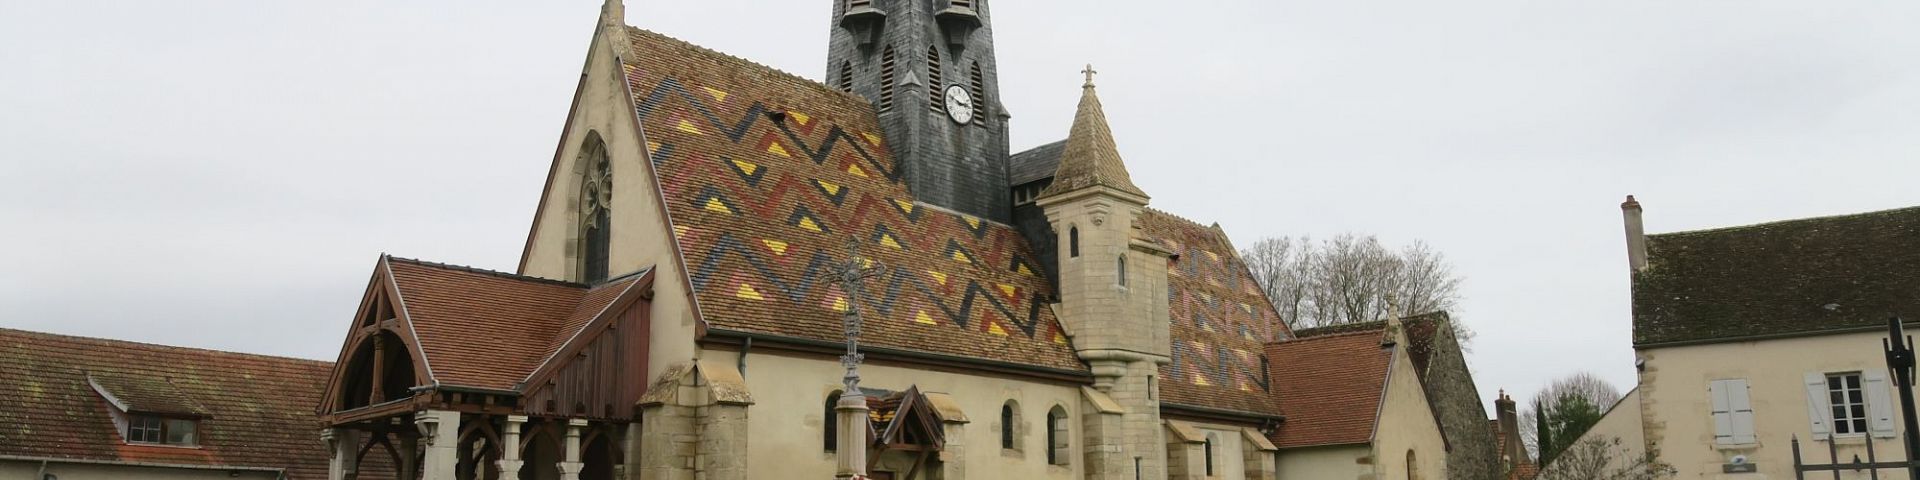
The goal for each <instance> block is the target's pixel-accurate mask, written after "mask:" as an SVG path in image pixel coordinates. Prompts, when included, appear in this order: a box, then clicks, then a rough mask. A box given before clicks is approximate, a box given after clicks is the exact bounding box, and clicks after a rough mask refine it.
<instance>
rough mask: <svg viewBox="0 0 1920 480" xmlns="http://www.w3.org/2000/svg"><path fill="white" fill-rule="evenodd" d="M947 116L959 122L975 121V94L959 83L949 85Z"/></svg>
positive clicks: (954, 121)
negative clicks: (968, 91)
mask: <svg viewBox="0 0 1920 480" xmlns="http://www.w3.org/2000/svg"><path fill="white" fill-rule="evenodd" d="M947 117H948V118H952V119H953V123H959V124H966V123H967V122H971V121H973V94H971V93H967V89H966V88H963V87H961V86H959V85H952V86H949V87H947Z"/></svg>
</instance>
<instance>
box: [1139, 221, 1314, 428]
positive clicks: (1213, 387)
mask: <svg viewBox="0 0 1920 480" xmlns="http://www.w3.org/2000/svg"><path fill="white" fill-rule="evenodd" d="M1140 226H1141V228H1142V230H1143V231H1144V233H1145V234H1146V235H1147V236H1148V237H1150V239H1151V240H1153V241H1156V242H1158V243H1160V245H1161V246H1164V247H1166V248H1167V249H1169V250H1172V251H1174V252H1175V253H1176V254H1177V255H1178V256H1177V257H1176V258H1174V259H1173V260H1171V261H1170V262H1169V263H1168V265H1167V277H1168V278H1167V305H1168V314H1169V316H1170V317H1172V322H1173V324H1172V327H1171V330H1172V340H1173V348H1172V352H1173V362H1172V363H1170V364H1168V365H1164V366H1161V367H1160V378H1161V382H1160V384H1161V393H1162V394H1163V395H1164V396H1165V398H1166V401H1167V402H1168V403H1174V404H1179V405H1191V406H1200V407H1209V408H1216V409H1226V410H1235V411H1241V412H1253V413H1263V414H1279V413H1282V412H1281V409H1280V408H1279V404H1278V403H1277V402H1276V401H1274V399H1273V395H1271V394H1270V393H1269V392H1268V387H1269V381H1268V378H1267V375H1266V372H1264V371H1262V368H1263V367H1262V366H1261V363H1260V359H1261V357H1262V355H1263V353H1264V352H1263V347H1262V345H1264V344H1266V343H1267V342H1271V341H1274V340H1278V339H1280V338H1285V337H1286V336H1288V335H1289V334H1288V333H1287V332H1286V327H1284V326H1282V325H1281V322H1280V315H1279V313H1278V312H1276V311H1274V309H1273V304H1272V303H1271V302H1268V301H1267V297H1266V292H1265V291H1264V290H1261V289H1260V286H1259V284H1258V283H1255V282H1254V280H1253V275H1252V273H1251V272H1250V271H1248V270H1247V266H1246V263H1245V262H1243V261H1241V260H1240V254H1239V253H1238V251H1236V250H1234V248H1233V244H1232V243H1229V242H1228V241H1227V234H1226V232H1223V231H1221V230H1220V229H1219V228H1216V227H1208V226H1201V225H1200V224H1198V223H1194V222H1192V221H1189V220H1187V219H1184V218H1180V217H1178V216H1174V215H1172V214H1169V213H1166V212H1161V211H1158V210H1152V209H1148V210H1146V212H1145V214H1143V215H1141V217H1140ZM1274 364H1275V365H1280V366H1284V365H1286V364H1284V363H1279V362H1274Z"/></svg>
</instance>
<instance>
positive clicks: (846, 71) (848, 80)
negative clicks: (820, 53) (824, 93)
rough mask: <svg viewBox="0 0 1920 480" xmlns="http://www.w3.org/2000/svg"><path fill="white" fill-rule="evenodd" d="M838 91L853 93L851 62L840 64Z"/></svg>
mask: <svg viewBox="0 0 1920 480" xmlns="http://www.w3.org/2000/svg"><path fill="white" fill-rule="evenodd" d="M840 91H842V92H852V91H853V62H840Z"/></svg>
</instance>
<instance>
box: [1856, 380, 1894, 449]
mask: <svg viewBox="0 0 1920 480" xmlns="http://www.w3.org/2000/svg"><path fill="white" fill-rule="evenodd" d="M1860 377H1861V378H1860V381H1861V383H1862V384H1863V385H1861V386H1862V387H1864V388H1865V389H1866V390H1867V420H1868V421H1869V422H1871V423H1870V424H1869V426H1868V430H1869V431H1871V432H1872V433H1873V436H1875V437H1879V438H1893V437H1894V426H1893V395H1892V393H1891V392H1892V391H1891V390H1889V389H1888V388H1889V385H1891V384H1892V383H1891V382H1888V381H1887V371H1886V370H1878V369H1876V370H1867V371H1865V372H1860Z"/></svg>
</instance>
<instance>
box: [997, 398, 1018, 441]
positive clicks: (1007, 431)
mask: <svg viewBox="0 0 1920 480" xmlns="http://www.w3.org/2000/svg"><path fill="white" fill-rule="evenodd" d="M1017 420H1019V418H1018V416H1017V415H1015V414H1014V408H1013V402H1012V401H1008V402H1007V403H1006V404H1004V405H1001V406H1000V448H1004V449H1013V448H1015V447H1016V446H1015V445H1014V435H1013V424H1014V422H1015V421H1017Z"/></svg>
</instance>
